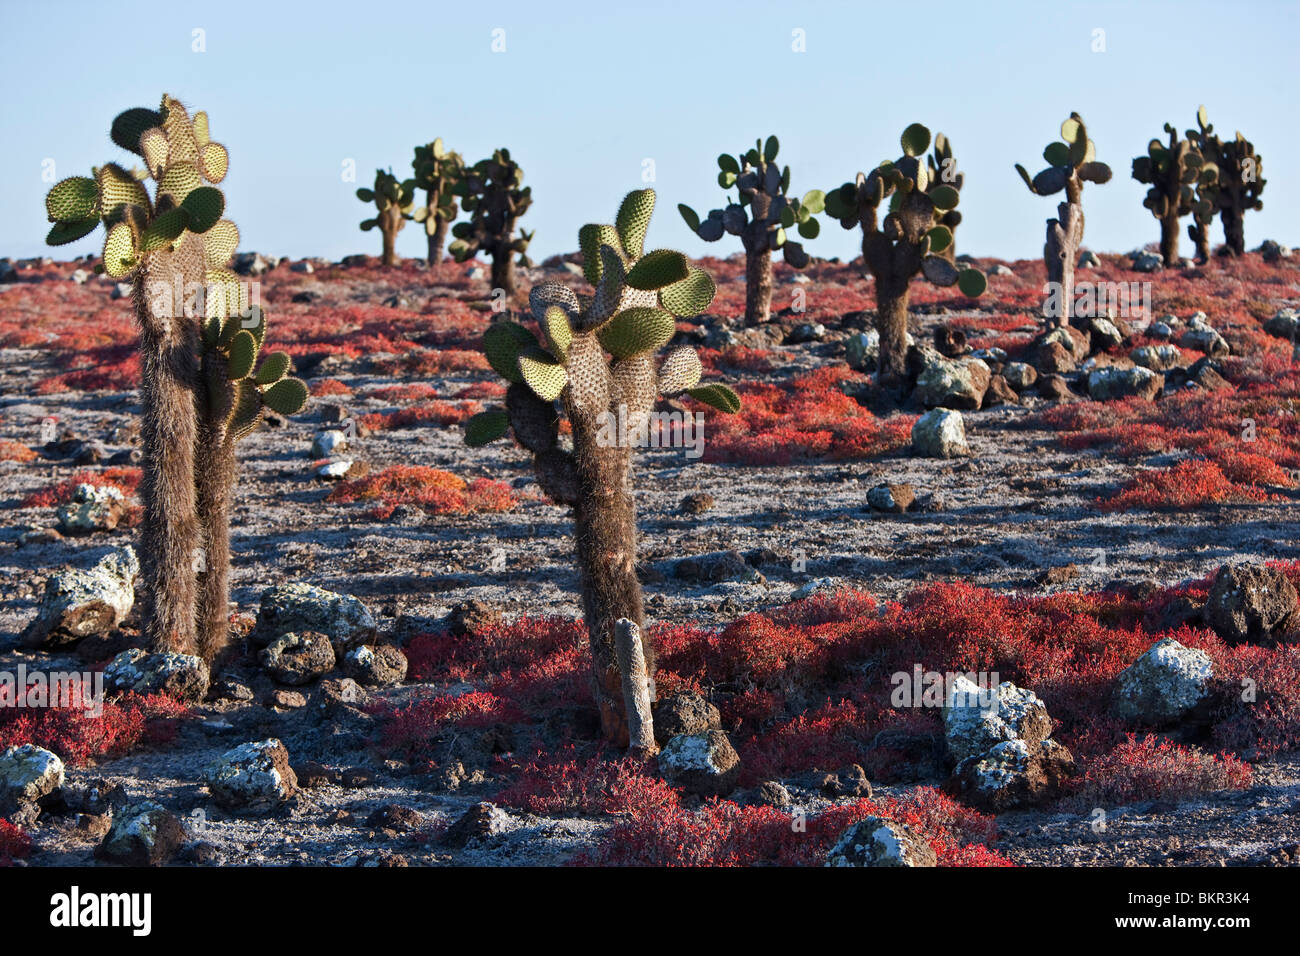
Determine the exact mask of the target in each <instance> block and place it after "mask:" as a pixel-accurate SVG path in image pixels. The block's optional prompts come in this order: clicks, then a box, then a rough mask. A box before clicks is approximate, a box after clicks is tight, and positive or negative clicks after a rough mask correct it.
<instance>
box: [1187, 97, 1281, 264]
mask: <svg viewBox="0 0 1300 956" xmlns="http://www.w3.org/2000/svg"><path fill="white" fill-rule="evenodd" d="M1196 120H1197V124H1198V126H1199V127H1200V129H1199V130H1188V131H1187V138H1188V139H1191V140H1194V141H1195V142H1196V143H1197V145H1198V148H1199V149H1200V151H1201V153H1202V155H1203V156H1204V157H1205V161H1206V163H1207V164H1211V163H1212V164H1213V165H1214V166H1215V167H1216V168H1217V171H1218V175H1217V177H1216V179H1215V180H1214V181H1213V182H1212V183H1210V184H1208V188H1204V189H1202V188H1201V185H1200V183H1199V182H1198V184H1197V197H1196V199H1197V201H1196V204H1195V206H1194V208H1193V214H1194V215H1195V217H1196V224H1195V225H1194V226H1191V227H1189V230H1195V231H1196V232H1195V234H1194V235H1193V236H1192V239H1193V240H1194V241H1195V242H1196V244H1197V246H1196V247H1197V252H1198V254H1200V255H1201V256H1202V257H1203V258H1208V256H1209V234H1208V231H1209V225H1210V223H1211V222H1213V221H1214V214H1215V213H1216V212H1217V213H1218V214H1219V216H1220V218H1221V219H1222V221H1223V238H1224V247H1223V251H1224V252H1225V253H1226V254H1228V255H1236V256H1239V255H1241V254H1242V253H1244V252H1245V251H1246V235H1245V230H1244V228H1243V227H1244V223H1243V220H1244V218H1245V215H1246V213H1247V212H1249V211H1250V210H1259V209H1263V208H1264V202H1263V200H1261V199H1260V198H1259V195H1260V193H1262V192H1263V191H1264V184H1265V180H1264V178H1263V175H1264V160H1263V157H1261V156H1259V155H1258V154H1257V153H1256V152H1255V146H1254V144H1253V143H1251V142H1250V140H1248V139H1246V138H1245V137H1244V136H1242V135H1241V133H1237V135H1236V136H1235V137H1234V138H1233V139H1231V140H1228V141H1227V142H1224V141H1223V140H1221V139H1220V138H1219V137H1218V136H1216V135H1214V126H1213V125H1212V124H1211V123H1210V122H1209V119H1208V117H1207V116H1206V115H1205V107H1204V106H1202V107H1201V108H1200V109H1199V110H1198V111H1197V115H1196ZM1203 203H1206V204H1209V205H1210V206H1211V208H1209V209H1207V208H1206V207H1205V206H1204V205H1202V204H1203Z"/></svg>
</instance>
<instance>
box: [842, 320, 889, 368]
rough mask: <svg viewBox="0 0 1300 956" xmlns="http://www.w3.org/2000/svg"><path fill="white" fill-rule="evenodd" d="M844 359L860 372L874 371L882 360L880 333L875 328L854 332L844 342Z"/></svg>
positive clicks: (850, 366)
mask: <svg viewBox="0 0 1300 956" xmlns="http://www.w3.org/2000/svg"><path fill="white" fill-rule="evenodd" d="M844 359H845V361H846V362H848V363H849V368H851V369H854V370H855V371H858V372H874V371H875V370H876V364H877V363H878V362H879V361H880V333H879V332H877V331H876V330H875V329H869V330H867V331H866V332H854V333H853V334H852V335H850V336H849V337H848V339H847V340H845V342H844Z"/></svg>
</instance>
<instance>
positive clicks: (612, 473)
mask: <svg viewBox="0 0 1300 956" xmlns="http://www.w3.org/2000/svg"><path fill="white" fill-rule="evenodd" d="M654 204H655V193H654V190H652V189H644V190H638V191H635V192H632V193H629V194H628V195H627V197H626V198H625V199H624V200H623V203H622V205H621V206H620V207H619V210H618V215H617V217H616V219H615V222H614V224H613V225H596V224H592V225H587V226H584V227H583V228H582V229H581V230H580V231H579V235H578V238H579V243H580V245H581V247H582V253H583V260H584V263H583V270H584V273H585V275H586V278H587V280H588V281H589V282H590V283H591V284H592V286H593V287H594V289H595V292H594V295H591V296H579V295H577V294H575V293H574V292H573V291H571V290H570V289H569V288H568V287H567V286H564V285H561V284H559V283H556V282H543V283H540V284H538V285H536V286H534V287H533V288H532V291H531V294H530V296H529V305H530V309H531V312H532V317H533V319H534V320H535V321H536V323H537V328H538V331H539V332H540V338H539V336H538V335H536V334H534V332H533V331H531V330H530V329H528V328H525V327H524V326H523V325H521V324H519V323H516V322H513V321H509V320H507V321H501V322H497V323H494V324H493V325H492V326H490V327H489V328H488V330H487V331H486V333H485V334H484V336H483V348H484V352H485V354H486V356H487V359H488V362H489V363H490V364H491V365H492V368H493V369H495V370H496V372H497V373H498V374H500V375H501V376H502V378H504V379H506V381H508V382H509V383H510V385H509V387H508V388H507V390H506V397H505V407H504V408H497V409H491V410H488V411H486V412H482V413H480V414H478V415H476V416H474V417H473V418H472V419H470V420H469V422H468V423H467V426H466V432H465V440H466V443H467V444H469V445H471V446H479V445H484V444H486V443H487V442H490V441H493V440H495V439H497V438H501V437H504V436H505V435H507V434H508V433H511V432H513V434H514V437H515V440H516V441H517V442H518V443H519V445H521V446H522V447H523V448H525V449H526V450H527V451H529V452H530V453H531V454H532V456H533V462H534V467H535V471H536V474H537V479H538V483H539V485H540V486H541V488H542V490H543V492H545V493H546V495H547V496H548V497H549V498H551V499H552V500H553V501H555V502H556V503H559V504H565V505H571V506H572V507H573V509H574V525H575V539H576V553H577V560H578V565H579V569H580V572H581V581H582V598H583V607H584V611H585V615H584V616H585V620H586V626H587V630H588V633H589V637H590V641H591V649H592V660H593V666H594V672H593V676H594V687H595V696H596V700H597V702H598V703H599V706H600V713H601V721H602V726H603V728H604V732H605V735H606V737H607V738H608V739H610V740H611V741H616V742H622V743H624V744H626V743H627V741H628V724H627V708H626V706H625V704H624V696H623V691H622V685H621V679H622V678H621V675H620V671H619V666H618V661H617V654H616V646H615V630H616V624H617V623H618V621H619V620H620V619H622V620H626V621H630V622H632V623H633V624H635V625H636V628H637V630H638V632H639V633H641V634H644V633H645V627H644V613H643V610H642V598H641V585H640V583H639V581H638V580H637V576H636V567H635V566H636V510H635V503H634V499H633V494H632V471H631V452H632V446H633V444H635V439H634V437H633V436H635V435H636V434H637V431H638V429H639V428H641V427H643V426H644V423H646V422H647V421H648V418H649V415H650V412H651V410H652V409H653V407H654V404H655V401H656V398H657V397H658V396H659V395H679V394H683V393H684V394H687V395H690V396H693V397H694V398H696V399H698V400H700V401H701V402H703V403H705V404H707V405H709V406H711V407H713V408H716V409H719V410H721V411H724V412H729V413H730V412H736V411H738V410H739V408H740V399H739V398H738V397H737V396H736V394H735V392H733V391H732V390H731V389H730V388H728V387H727V386H725V385H723V384H721V383H710V384H706V385H701V384H700V374H701V366H700V359H699V357H698V356H697V355H696V353H695V350H694V349H692V348H690V347H689V346H682V347H678V348H674V349H671V350H670V351H668V352H667V353H666V354H665V355H664V357H663V360H662V361H660V362H658V363H656V361H655V355H656V353H657V352H658V350H659V349H661V348H662V347H663V346H665V345H667V344H668V342H669V341H670V340H671V339H672V337H673V335H674V333H675V331H676V322H677V317H679V316H693V315H699V314H700V313H701V312H703V311H704V310H705V309H706V308H708V306H709V303H710V302H712V301H713V296H714V293H715V291H716V288H715V286H714V283H713V279H712V278H711V277H710V276H709V274H708V273H707V272H705V271H704V270H702V269H700V268H698V267H696V266H693V265H691V264H690V263H688V262H687V260H686V258H685V256H683V255H682V254H681V253H678V252H673V251H670V250H657V251H652V252H646V251H645V250H644V244H645V235H646V230H647V228H648V226H649V223H650V216H651V213H652V212H653V211H654ZM557 401H559V402H560V403H561V406H562V408H563V411H564V414H565V415H566V417H567V418H568V420H569V424H570V426H571V428H572V434H573V447H572V450H571V451H570V450H568V449H566V448H565V447H563V445H562V444H561V441H560V431H559V424H560V418H559V411H557V408H556V404H555V403H556V402H557ZM642 650H643V656H644V659H645V661H646V664H647V668H648V673H649V674H651V675H652V674H653V669H654V655H653V652H652V649H651V648H650V647H648V646H644V644H643V647H642Z"/></svg>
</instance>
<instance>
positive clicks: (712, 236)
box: [677, 136, 824, 325]
mask: <svg viewBox="0 0 1300 956" xmlns="http://www.w3.org/2000/svg"><path fill="white" fill-rule="evenodd" d="M779 149H780V143H779V141H778V140H777V138H776V137H775V136H769V137H768V138H767V142H766V143H764V142H763V141H762V140H755V141H754V147H753V148H752V149H750V150H748V151H747V152H745V153H744V154H743V155H740V156H731V155H730V154H728V153H723V154H722V155H721V156H719V157H718V169H719V172H718V185H719V186H721V187H722V188H723V189H731V188H732V187H735V189H736V192H737V194H738V195H737V200H736V201H735V202H732V203H729V204H728V205H727V206H726V207H725V208H723V209H713V210H711V211H710V212H709V214H708V216H706V217H705V218H704V219H700V217H699V214H698V213H696V212H695V210H694V209H692V208H691V207H690V206H687V205H685V204H680V205H678V207H677V208H678V210H679V211H680V212H681V214H682V218H683V219H685V220H686V225H688V226H690V228H691V231H693V232H694V233H695V234H696V235H697V236H699V237H700V238H701V239H703V240H704V241H705V242H716V241H717V240H719V239H721V238H722V236H723V233H728V234H730V235H733V236H739V237H740V242H741V245H742V246H743V247H744V249H745V322H746V323H747V324H750V325H754V324H757V323H760V322H766V321H767V320H768V318H769V316H770V314H771V309H772V250H773V249H780V250H781V252H782V255H784V256H785V262H786V265H789V266H791V267H793V268H795V269H802V268H804V267H805V266H806V265H808V253H807V252H805V251H804V248H803V244H802V243H800V242H797V241H796V240H794V239H792V238H790V236H789V230H791V229H798V232H799V235H800V236H801V237H803V238H804V239H815V238H817V233H818V232H819V230H820V228H821V226H820V224H819V223H818V222H817V220H816V219H814V218H813V216H815V215H817V214H818V213H820V212H821V211H822V209H823V203H824V197H823V194H822V192H821V190H818V189H814V190H811V191H809V192H807V193H805V194H804V197H803V199H802V200H800V199H798V198H797V197H792V196H789V195H788V192H789V189H790V167H789V166H786V167H784V168H783V167H781V166H780V165H779V164H778V163H777V162H776V155H777V152H778V150H779Z"/></svg>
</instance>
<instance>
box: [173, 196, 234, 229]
mask: <svg viewBox="0 0 1300 956" xmlns="http://www.w3.org/2000/svg"><path fill="white" fill-rule="evenodd" d="M181 209H183V210H184V211H185V213H186V215H188V216H189V230H190V232H199V233H202V232H207V231H208V230H209V229H211V228H212V227H213V226H215V225H216V224H217V220H219V219H220V218H221V214H222V213H223V212H225V211H226V197H225V196H223V195H222V194H221V190H220V189H216V188H214V187H212V186H200V187H199V188H198V189H195V190H194V191H193V192H191V193H190V194H189V195H188V196H186V197H185V200H184V201H183V202H182V203H181Z"/></svg>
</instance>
